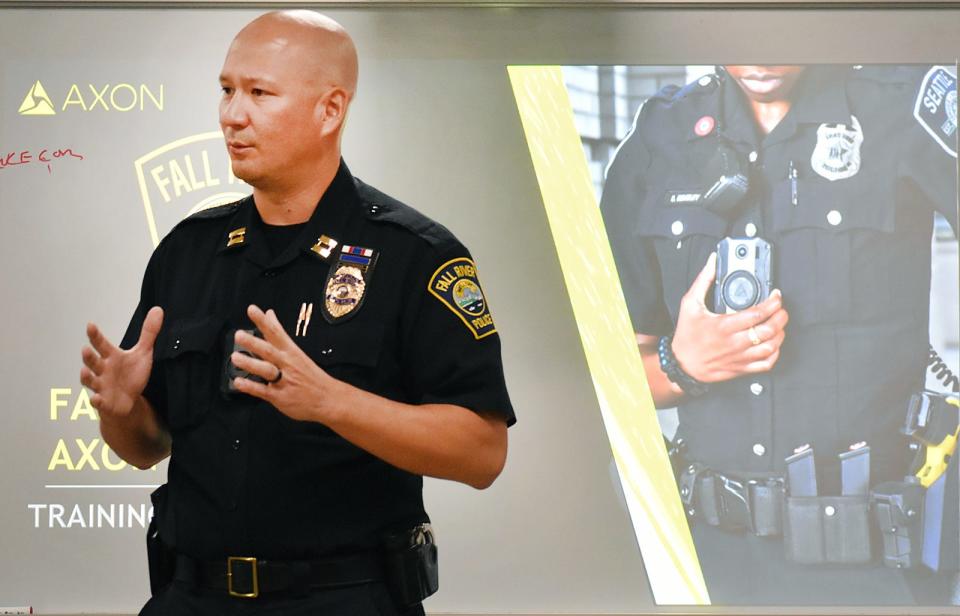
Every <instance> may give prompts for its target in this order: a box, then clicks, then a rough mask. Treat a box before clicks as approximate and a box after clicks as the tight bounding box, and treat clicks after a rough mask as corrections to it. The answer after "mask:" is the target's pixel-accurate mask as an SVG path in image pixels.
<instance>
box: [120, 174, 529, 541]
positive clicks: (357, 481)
mask: <svg viewBox="0 0 960 616" xmlns="http://www.w3.org/2000/svg"><path fill="white" fill-rule="evenodd" d="M238 229H244V232H243V233H242V234H241V235H242V241H239V242H236V241H233V242H231V243H232V245H229V246H228V241H229V238H230V237H231V236H230V234H231V232H234V231H236V230H238ZM268 233H269V231H268ZM281 233H283V231H281ZM322 235H326V236H329V237H331V238H334V239H336V240H337V242H339V244H338V245H337V247H336V249H335V250H334V251H333V253H332V255H331V256H330V257H329V258H328V259H324V258H322V257H321V256H320V255H319V254H318V253H317V252H316V251H313V250H311V247H313V246H315V244H316V243H317V241H318V239H319V238H320V237H321V236H322ZM236 236H237V233H234V236H233V237H236ZM344 245H348V246H354V247H361V248H368V249H371V250H373V251H376V252H377V254H378V256H377V260H376V266H375V268H374V269H373V270H372V274H371V276H370V277H369V279H368V280H367V281H366V288H365V291H364V295H365V297H364V301H363V303H362V304H361V305H360V307H359V308H355V309H354V312H353V313H352V314H351V315H350V317H349V318H348V319H343V320H341V321H338V322H335V323H328V322H327V320H326V319H325V318H324V316H323V314H322V312H321V310H322V306H323V304H324V301H325V283H326V280H327V274H328V271H329V269H330V268H331V266H333V265H334V264H336V263H337V259H338V255H339V254H340V250H341V248H342V247H343V246H344ZM468 258H469V254H468V253H467V251H466V249H465V248H464V247H463V245H462V244H460V242H458V241H457V240H456V238H455V237H454V236H453V235H452V234H451V233H450V232H449V231H447V230H446V229H445V228H444V227H442V226H441V225H439V224H437V223H435V222H433V221H431V220H429V219H427V218H426V217H424V216H422V215H421V214H419V213H417V212H416V211H414V210H412V209H411V208H409V207H407V206H405V205H403V204H401V203H399V202H397V201H395V200H393V199H391V198H390V197H388V196H386V195H383V194H382V193H380V192H378V191H376V190H375V189H373V188H371V187H369V186H367V185H365V184H363V183H362V182H360V181H359V180H355V179H354V178H353V176H352V175H351V174H350V172H349V170H348V169H347V167H346V165H344V164H342V163H341V167H340V170H339V172H338V173H337V175H336V177H335V179H334V181H333V183H332V184H331V185H330V187H329V188H328V190H327V191H326V193H325V194H324V196H323V198H322V199H321V201H320V203H319V204H318V206H317V208H316V210H315V212H314V214H313V215H312V217H311V218H310V220H309V221H308V222H307V223H306V224H305V225H303V228H302V229H301V230H300V231H299V233H298V234H297V235H296V237H295V238H292V241H288V242H287V243H286V245H285V246H281V245H278V249H277V250H273V251H272V250H271V249H270V247H269V246H268V242H267V240H266V238H265V237H264V225H263V222H262V221H261V220H260V218H259V216H258V215H257V213H256V209H255V206H254V204H253V201H252V199H251V198H247V199H244V200H242V201H240V202H238V203H235V204H232V205H229V206H224V207H221V208H215V209H213V210H209V211H206V212H201V213H200V214H197V215H195V216H193V217H191V218H189V219H187V220H185V221H183V222H182V223H181V224H180V225H178V226H177V227H176V228H175V229H174V230H173V231H172V232H171V233H170V234H169V235H168V236H167V237H166V238H165V239H164V240H163V241H162V242H161V243H160V246H159V247H158V248H157V250H156V251H155V252H154V254H153V256H152V257H151V259H150V262H149V264H148V266H147V270H146V273H145V275H144V281H143V288H142V292H141V298H140V303H139V305H138V307H137V309H136V312H135V313H134V316H133V318H132V320H131V322H130V325H129V327H128V330H127V333H126V336H125V337H124V340H123V343H122V345H123V346H124V348H129V347H130V346H132V345H133V344H135V343H136V340H137V338H138V336H139V332H140V328H141V325H142V322H143V318H144V316H145V315H146V313H147V311H148V310H149V309H150V307H152V306H154V305H159V306H161V307H162V308H163V309H164V323H163V328H162V330H161V332H160V335H159V337H158V340H157V345H156V348H155V355H154V368H153V372H152V374H151V379H150V382H149V384H148V386H147V390H146V392H145V395H146V397H147V398H148V400H149V401H150V402H151V404H152V405H153V406H154V408H155V409H156V411H157V413H158V416H159V418H160V419H161V421H162V422H163V423H164V424H165V425H166V426H167V427H168V429H169V431H170V433H171V435H172V437H173V440H172V455H171V458H170V463H169V476H168V482H167V486H166V494H165V495H163V496H160V495H158V497H157V501H156V513H157V518H158V521H159V524H160V532H161V535H162V536H163V537H164V538H165V539H166V540H167V541H168V542H170V543H171V544H173V545H174V547H176V548H177V549H178V550H179V551H181V552H184V553H186V554H189V555H192V556H194V557H198V558H219V557H223V556H226V555H254V556H258V557H261V558H275V559H296V558H306V557H315V556H320V555H326V554H331V553H337V552H344V551H353V550H363V549H370V548H372V547H375V546H376V545H377V544H378V542H379V540H380V537H381V535H382V534H383V533H384V532H386V531H388V530H395V529H397V528H399V527H404V526H407V525H412V524H415V523H418V522H421V521H425V520H426V519H427V516H426V513H425V512H424V509H423V502H422V498H421V488H422V478H421V477H420V476H418V475H413V474H411V473H407V472H405V471H402V470H400V469H398V468H396V467H394V466H391V465H389V464H387V463H385V462H383V461H382V460H380V459H378V458H376V457H374V456H372V455H370V454H368V453H366V452H365V451H363V450H361V449H359V448H358V447H355V446H354V445H352V444H351V443H349V442H348V441H346V440H345V439H343V438H341V437H340V436H338V435H337V434H335V433H334V432H333V431H332V430H330V429H328V428H326V427H325V426H323V425H321V424H318V423H313V422H303V421H294V420H292V419H290V418H288V417H286V416H285V415H283V414H282V413H280V412H279V411H278V410H277V409H275V408H273V407H272V406H270V405H269V404H267V403H266V402H263V401H260V400H258V399H255V398H252V397H249V396H244V395H238V394H232V395H229V396H228V395H226V394H224V393H222V392H221V379H222V371H223V369H224V365H225V361H227V358H228V356H229V350H230V349H231V348H232V338H233V332H234V331H235V330H236V329H238V328H251V327H252V323H251V322H250V321H249V319H248V318H247V316H246V308H247V306H248V305H249V304H256V305H258V306H260V307H261V308H263V309H268V308H272V309H273V310H274V311H275V312H276V313H277V316H278V318H279V320H280V322H281V323H282V324H283V326H284V328H285V329H286V331H287V333H288V334H289V335H290V336H291V337H292V338H293V339H294V340H295V341H296V342H297V344H299V345H300V347H301V348H302V349H303V350H304V351H305V352H306V353H307V354H308V355H309V356H310V357H311V358H312V359H313V361H315V362H316V363H317V364H319V365H320V366H321V367H322V368H323V369H324V370H326V371H327V372H328V373H329V374H331V375H332V376H333V377H335V378H338V379H341V380H343V381H345V382H348V383H350V384H352V385H355V386H357V387H359V388H361V389H364V390H366V391H370V392H372V393H375V394H378V395H381V396H384V397H386V398H389V399H392V400H397V401H400V402H406V403H411V404H425V403H446V404H455V405H459V406H463V407H466V408H469V409H472V410H474V411H477V412H493V413H499V414H502V416H503V418H504V420H505V421H506V422H507V423H508V424H512V423H513V422H514V415H513V410H512V407H511V404H510V400H509V398H508V395H507V391H506V387H505V384H504V378H503V369H502V365H501V359H500V341H499V338H498V336H497V335H496V333H495V330H493V329H492V328H487V329H486V330H484V333H485V334H488V335H483V336H479V337H478V336H477V335H476V334H475V331H474V330H472V329H471V328H470V327H468V326H467V322H466V321H465V320H464V319H463V315H461V314H460V313H459V312H457V311H456V310H454V308H452V307H451V306H449V305H447V304H446V303H444V302H443V301H441V300H440V299H438V298H437V297H434V296H433V295H432V294H431V293H430V292H428V283H430V281H431V278H432V277H433V276H434V273H435V272H437V271H438V268H441V267H442V266H443V265H444V264H445V263H447V262H449V261H451V260H452V259H468ZM466 286H470V285H469V284H467V285H466ZM471 288H473V287H471ZM476 288H477V290H478V291H479V286H478V285H476ZM310 304H312V314H311V318H310V321H309V325H307V326H306V327H304V326H303V325H304V324H303V319H299V317H300V316H301V308H302V307H303V306H304V305H310ZM468 308H469V309H471V310H476V306H475V305H470V306H468ZM487 314H488V313H487ZM298 320H300V324H299V327H298ZM304 332H305V333H304ZM174 341H175V342H174ZM241 444H242V446H241Z"/></svg>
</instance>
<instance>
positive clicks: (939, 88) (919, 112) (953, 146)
mask: <svg viewBox="0 0 960 616" xmlns="http://www.w3.org/2000/svg"><path fill="white" fill-rule="evenodd" d="M913 117H915V118H916V119H917V122H919V123H920V126H922V127H923V129H924V130H925V131H927V133H929V134H930V136H931V137H933V139H934V140H935V141H936V142H937V143H938V144H940V147H942V148H943V149H944V150H946V152H947V154H949V155H950V156H953V157H954V158H956V157H957V78H956V76H955V75H953V74H951V73H950V71H948V70H947V68H946V67H944V66H934V67H933V68H931V69H930V71H929V72H927V75H926V77H924V79H923V82H922V83H921V84H920V91H919V92H918V93H917V102H916V103H915V104H914V107H913Z"/></svg>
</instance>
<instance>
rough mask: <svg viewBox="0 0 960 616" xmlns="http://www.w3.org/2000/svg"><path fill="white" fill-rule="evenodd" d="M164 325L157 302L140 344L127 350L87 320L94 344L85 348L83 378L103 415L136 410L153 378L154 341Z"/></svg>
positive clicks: (81, 377) (147, 321) (124, 414)
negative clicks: (151, 370) (149, 380)
mask: <svg viewBox="0 0 960 616" xmlns="http://www.w3.org/2000/svg"><path fill="white" fill-rule="evenodd" d="M161 325H163V309H162V308H160V307H159V306H154V307H153V308H151V309H150V312H148V313H147V316H146V318H145V319H144V320H143V327H142V328H141V329H140V339H139V340H137V344H136V345H135V346H134V347H133V348H132V349H130V350H128V351H124V350H123V349H121V348H119V347H117V346H115V345H114V344H113V343H111V342H110V341H109V340H107V337H106V336H104V335H103V332H101V331H100V328H98V327H97V326H96V325H94V324H93V323H88V324H87V338H89V340H90V345H91V346H85V347H83V351H82V352H81V356H82V357H83V367H82V368H80V382H81V383H83V385H84V386H85V387H87V388H88V389H90V390H91V391H93V392H94V393H93V395H92V396H91V397H90V403H91V404H92V405H93V406H94V408H96V409H97V411H99V412H100V414H101V415H108V416H116V417H125V416H127V415H129V414H130V411H131V410H133V407H134V405H135V404H136V402H137V400H138V399H139V398H140V395H141V394H142V393H143V390H144V389H145V388H146V386H147V380H148V379H149V378H150V369H151V368H152V367H153V345H154V343H155V342H156V340H157V334H159V333H160V327H161ZM91 347H92V348H91Z"/></svg>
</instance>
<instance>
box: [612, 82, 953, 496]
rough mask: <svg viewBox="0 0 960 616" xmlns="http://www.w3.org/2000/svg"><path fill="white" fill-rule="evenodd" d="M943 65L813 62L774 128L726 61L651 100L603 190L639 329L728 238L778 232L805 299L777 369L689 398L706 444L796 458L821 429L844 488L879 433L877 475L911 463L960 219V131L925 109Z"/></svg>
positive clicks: (703, 451) (693, 442) (686, 424)
mask: <svg viewBox="0 0 960 616" xmlns="http://www.w3.org/2000/svg"><path fill="white" fill-rule="evenodd" d="M928 69H929V67H893V66H884V67H864V68H863V70H854V69H851V68H847V67H839V66H818V67H808V68H807V69H806V71H805V72H804V74H803V75H802V77H801V79H800V81H799V82H798V84H797V86H796V89H795V91H794V95H793V101H794V102H793V105H792V107H791V109H790V111H789V113H787V115H786V116H785V117H784V118H783V120H782V121H781V122H780V124H778V125H777V126H776V128H774V130H772V131H771V132H770V133H769V134H767V135H765V136H764V135H762V134H760V132H759V130H758V129H757V127H756V123H755V121H754V119H753V117H752V114H751V112H750V108H749V105H748V103H747V101H746V99H745V97H744V95H743V94H742V92H741V90H740V88H739V87H738V86H737V85H736V83H735V82H734V81H733V80H732V79H731V78H729V77H725V76H723V75H721V76H718V77H714V78H711V79H710V80H702V81H701V82H698V83H694V84H691V85H689V86H686V87H684V88H682V89H679V88H676V87H669V88H667V89H665V90H664V91H662V92H661V93H660V94H658V95H657V96H655V97H653V98H651V99H650V100H648V101H647V102H646V103H645V104H644V106H643V108H642V109H641V111H640V112H639V114H638V118H637V123H636V128H635V130H634V131H633V132H632V133H631V135H630V136H628V137H627V138H626V139H625V141H624V142H623V143H622V144H621V147H620V149H619V151H618V154H617V156H616V157H615V159H614V161H613V162H612V164H611V166H610V169H609V171H608V175H607V180H606V184H605V187H604V193H603V198H602V200H601V208H602V212H603V216H604V222H605V226H606V229H607V233H608V235H609V237H610V243H611V246H612V248H613V252H614V257H615V260H616V264H617V268H618V271H619V273H620V278H621V283H622V285H623V289H624V294H625V296H626V299H627V304H628V308H629V311H630V315H631V318H632V320H633V324H634V329H635V330H636V331H637V332H640V333H643V334H649V335H668V334H672V333H673V331H674V328H675V327H676V320H677V312H678V310H679V306H680V299H681V297H682V296H683V294H684V293H685V292H686V291H687V289H689V287H690V285H691V283H692V282H693V279H694V278H695V277H696V275H697V273H698V272H699V271H700V269H701V268H702V267H703V265H704V263H705V262H706V260H707V257H708V256H709V254H710V253H711V252H712V251H714V250H715V249H716V246H717V242H718V241H719V240H720V239H722V238H723V237H725V236H733V237H747V236H754V235H755V236H757V237H761V238H763V239H765V240H767V241H768V242H770V243H771V244H772V247H773V284H774V286H775V287H779V288H780V289H781V290H782V292H783V298H784V306H785V307H786V309H787V311H788V312H789V314H790V323H789V324H788V325H787V329H786V339H785V341H784V343H783V346H782V349H781V354H780V358H779V360H778V362H777V364H776V366H775V367H774V369H773V371H772V372H769V373H765V374H759V375H756V376H747V377H743V378H738V379H734V380H731V381H726V382H723V383H717V384H711V387H710V392H709V393H708V394H707V395H705V396H703V397H702V398H698V399H685V400H684V401H683V402H682V404H681V405H680V406H679V409H678V413H679V420H680V425H679V430H678V436H681V437H683V438H684V439H685V440H686V441H687V443H688V445H689V451H690V455H691V457H694V458H696V459H698V460H700V461H702V462H705V463H707V464H708V465H710V466H712V467H714V468H717V469H720V470H726V471H756V472H763V471H782V469H783V467H784V462H783V461H784V458H785V457H787V456H788V455H790V453H791V451H792V450H793V449H794V448H795V447H797V446H800V445H803V444H806V443H809V444H811V445H812V446H813V447H814V450H815V453H816V454H817V464H818V468H819V470H820V471H822V474H823V475H824V477H823V478H822V479H821V481H822V482H823V483H822V484H821V485H825V486H828V489H829V488H830V487H831V486H835V485H836V484H837V481H838V478H837V477H836V475H837V466H836V455H837V454H838V453H840V452H841V451H844V450H845V449H846V448H847V447H848V446H849V445H851V444H853V443H856V442H859V441H867V442H868V443H869V444H870V445H871V448H872V453H873V455H872V466H873V469H874V475H873V477H874V479H875V480H877V481H880V480H884V479H900V478H902V476H903V475H904V474H906V472H907V459H908V458H907V456H908V454H907V451H906V440H905V439H904V437H902V436H901V435H900V434H899V427H900V425H901V424H902V423H903V419H904V414H905V409H906V402H907V399H908V397H909V395H910V394H911V393H912V392H914V391H917V390H920V389H922V388H923V383H924V370H925V367H926V361H925V360H926V355H927V340H928V323H927V321H928V298H929V292H930V238H931V230H932V221H933V213H934V211H939V212H941V213H942V214H943V215H944V216H945V217H947V219H948V220H950V222H951V223H952V224H953V226H954V229H956V224H957V196H956V179H957V171H956V164H957V162H956V157H955V151H956V135H955V134H954V137H953V143H954V145H953V152H954V154H953V155H951V153H950V152H948V151H947V150H946V149H945V148H944V147H943V146H942V145H941V144H940V143H938V142H937V140H935V139H934V138H933V137H932V136H931V134H930V133H931V131H929V130H927V129H926V128H925V127H924V126H923V125H922V124H921V123H920V122H919V121H918V120H917V119H916V118H915V116H914V108H915V102H916V101H917V99H918V93H919V92H920V90H921V82H922V81H923V79H924V77H925V75H927V74H928ZM955 87H956V86H955V85H954V88H955ZM714 124H715V126H716V128H713V126H714ZM707 128H709V129H710V130H706V129H707ZM719 135H722V136H723V138H724V139H725V140H726V142H727V143H729V144H730V147H731V148H732V149H733V151H735V152H736V153H737V156H738V157H739V158H740V160H741V163H742V164H743V167H744V168H745V169H746V170H747V173H748V174H749V178H750V189H749V193H748V195H747V200H748V201H747V205H746V207H745V208H744V209H743V210H741V211H740V212H738V213H737V214H736V215H735V216H734V217H732V218H730V219H728V218H724V217H722V216H719V215H718V214H716V213H714V212H713V211H710V210H708V209H707V208H705V207H703V206H702V205H700V204H699V203H698V198H699V197H700V196H702V195H703V194H704V192H705V191H706V190H707V189H708V188H709V187H710V186H711V185H712V184H713V183H714V182H716V181H717V179H718V177H715V176H710V173H711V172H712V171H711V170H712V169H713V167H711V161H712V160H713V159H714V157H715V156H716V153H717V150H718V143H719V140H720V138H721V137H720V136H719ZM791 169H796V174H795V176H794V177H795V184H794V182H793V181H792V179H791V176H792V174H791ZM708 305H712V293H711V296H710V297H708Z"/></svg>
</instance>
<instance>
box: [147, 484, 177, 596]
mask: <svg viewBox="0 0 960 616" xmlns="http://www.w3.org/2000/svg"><path fill="white" fill-rule="evenodd" d="M150 501H151V502H152V503H153V510H154V512H160V511H162V510H164V508H165V507H164V505H165V504H166V501H167V484H163V485H162V486H160V487H159V488H157V489H156V490H154V491H153V493H152V494H151V495H150ZM176 564H177V554H176V552H174V551H173V548H171V547H170V546H168V545H167V544H166V543H164V541H163V539H162V538H161V537H160V527H159V525H158V524H157V517H156V513H154V516H153V517H151V518H150V525H149V526H148V527H147V566H148V567H149V570H150V594H151V595H156V594H158V593H159V592H160V591H162V590H163V589H164V588H166V587H167V586H168V585H169V584H170V582H172V581H173V572H174V568H175V567H176Z"/></svg>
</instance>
